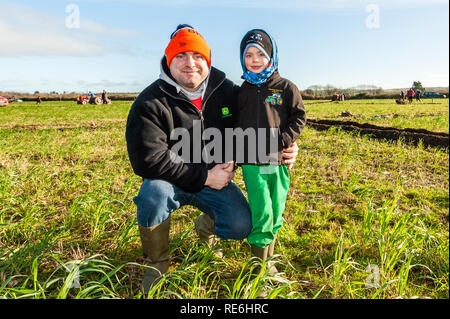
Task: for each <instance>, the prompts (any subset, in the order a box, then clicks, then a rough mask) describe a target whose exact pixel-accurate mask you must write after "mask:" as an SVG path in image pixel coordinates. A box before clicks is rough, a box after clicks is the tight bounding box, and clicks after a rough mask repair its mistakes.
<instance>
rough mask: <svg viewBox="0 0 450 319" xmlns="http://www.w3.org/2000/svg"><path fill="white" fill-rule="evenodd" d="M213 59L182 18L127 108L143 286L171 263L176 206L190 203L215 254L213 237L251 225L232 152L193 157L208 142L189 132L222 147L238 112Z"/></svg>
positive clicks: (237, 234) (291, 148)
mask: <svg viewBox="0 0 450 319" xmlns="http://www.w3.org/2000/svg"><path fill="white" fill-rule="evenodd" d="M211 61H212V55H211V49H210V47H209V45H208V44H207V42H206V41H205V39H204V38H203V37H202V36H201V35H200V33H198V31H196V30H195V29H194V28H192V27H191V26H189V25H179V26H178V27H177V29H176V30H175V32H173V33H172V35H171V36H170V41H169V43H168V45H167V47H166V49H165V54H164V56H163V58H162V60H161V62H160V70H161V73H160V76H159V79H158V80H156V81H155V82H153V83H152V84H151V85H150V86H148V87H147V88H146V89H145V90H144V91H142V92H141V93H140V94H139V96H138V97H137V98H136V100H135V101H134V103H133V105H132V106H131V109H130V113H129V115H128V119H127V125H126V141H127V150H128V156H129V159H130V162H131V166H132V168H133V170H134V172H135V174H137V175H139V176H141V177H142V179H143V182H142V185H141V188H140V191H139V194H138V195H137V196H136V197H135V198H134V202H135V204H136V206H137V220H138V225H139V233H140V238H141V242H142V248H143V252H144V256H145V257H146V262H147V265H148V266H150V267H151V268H148V269H147V270H146V273H145V275H144V280H143V282H142V289H143V291H144V293H147V292H148V291H149V289H150V287H151V286H152V285H153V284H154V283H156V282H158V281H159V279H160V276H161V275H162V274H164V273H166V272H167V270H168V268H169V264H170V256H169V229H170V223H171V214H172V212H174V211H175V210H176V209H178V208H180V207H182V206H184V205H193V206H195V207H197V208H198V209H199V210H200V211H201V212H202V214H200V216H199V217H198V218H197V219H196V220H195V231H196V233H197V235H198V236H199V238H200V240H202V241H203V242H204V243H206V244H207V245H208V246H209V247H211V248H212V249H214V250H215V251H216V252H217V254H218V255H219V256H220V254H221V253H220V251H219V250H216V248H217V242H218V238H221V239H234V240H242V239H244V238H246V237H247V236H248V234H250V231H251V229H252V225H251V215H250V208H249V206H248V203H247V200H246V199H245V197H244V195H243V193H242V191H241V190H240V189H239V187H238V186H237V185H236V184H235V183H234V182H233V177H234V169H235V165H234V162H233V161H232V159H231V160H230V159H228V158H225V157H224V156H222V158H221V159H220V161H219V160H216V159H215V160H213V161H212V162H208V161H206V160H205V159H204V157H203V156H202V157H200V158H197V159H196V160H194V157H196V156H197V155H198V154H200V152H199V150H198V149H194V145H200V148H203V149H204V146H205V144H206V142H205V141H202V140H199V139H198V138H197V137H198V136H196V135H195V134H194V132H195V131H196V130H197V131H198V130H200V131H203V132H204V131H205V130H206V129H208V128H212V129H216V130H218V131H219V132H220V133H221V137H220V138H221V139H222V146H225V143H224V142H225V141H224V140H225V129H226V128H233V123H234V121H235V120H236V119H235V117H236V116H237V114H238V109H237V95H238V91H239V87H238V86H236V85H234V84H233V82H231V81H230V80H228V79H227V78H226V77H225V73H223V72H222V71H220V70H218V69H216V68H214V67H212V66H211ZM176 129H183V130H182V131H183V132H187V137H186V138H187V139H188V141H190V144H189V145H188V149H189V151H190V153H189V154H190V155H191V156H190V157H191V160H189V161H187V160H185V159H183V158H181V157H180V156H179V154H178V153H177V152H175V151H172V148H173V146H174V145H178V143H180V142H182V137H183V136H186V134H181V135H178V136H177V134H173V133H175V132H176ZM214 142H216V140H214ZM297 152H298V146H297V145H296V144H295V143H294V141H292V143H291V144H290V145H286V149H285V150H284V152H283V156H284V163H285V164H286V165H291V164H293V163H294V161H295V157H296V155H297ZM225 154H226V152H225V151H224V155H225ZM217 237H218V238H217Z"/></svg>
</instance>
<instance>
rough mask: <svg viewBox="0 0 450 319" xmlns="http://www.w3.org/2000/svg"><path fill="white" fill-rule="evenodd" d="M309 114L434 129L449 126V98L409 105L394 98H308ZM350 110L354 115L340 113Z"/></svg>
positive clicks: (306, 102) (400, 126) (313, 116)
mask: <svg viewBox="0 0 450 319" xmlns="http://www.w3.org/2000/svg"><path fill="white" fill-rule="evenodd" d="M305 104H306V106H307V108H308V117H310V118H314V119H341V120H342V119H344V120H349V121H357V122H360V123H370V124H375V125H380V126H391V127H396V128H401V129H403V128H422V129H427V130H429V131H432V132H445V133H448V130H449V122H448V119H449V116H448V112H449V109H448V105H449V104H448V99H423V100H422V102H417V101H414V102H413V104H411V105H409V104H407V105H397V104H396V103H395V100H389V99H386V100H348V101H345V102H330V101H305ZM344 111H350V112H351V113H352V114H353V115H354V117H341V116H340V115H341V113H342V112H344Z"/></svg>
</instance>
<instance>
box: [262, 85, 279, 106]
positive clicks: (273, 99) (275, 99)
mask: <svg viewBox="0 0 450 319" xmlns="http://www.w3.org/2000/svg"><path fill="white" fill-rule="evenodd" d="M269 90H270V89H269ZM265 101H266V103H269V104H271V105H281V104H283V98H282V97H281V93H280V92H273V93H272V95H269V96H268V97H266V100H265Z"/></svg>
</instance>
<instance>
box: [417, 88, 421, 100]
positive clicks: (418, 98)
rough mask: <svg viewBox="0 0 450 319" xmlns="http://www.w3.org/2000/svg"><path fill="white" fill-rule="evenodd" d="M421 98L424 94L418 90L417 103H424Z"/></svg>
mask: <svg viewBox="0 0 450 319" xmlns="http://www.w3.org/2000/svg"><path fill="white" fill-rule="evenodd" d="M421 96H422V92H421V91H420V90H417V91H416V101H418V102H422V101H421V99H420V98H421Z"/></svg>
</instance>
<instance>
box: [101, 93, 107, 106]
mask: <svg viewBox="0 0 450 319" xmlns="http://www.w3.org/2000/svg"><path fill="white" fill-rule="evenodd" d="M102 102H103V104H108V95H107V94H106V90H103V93H102Z"/></svg>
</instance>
